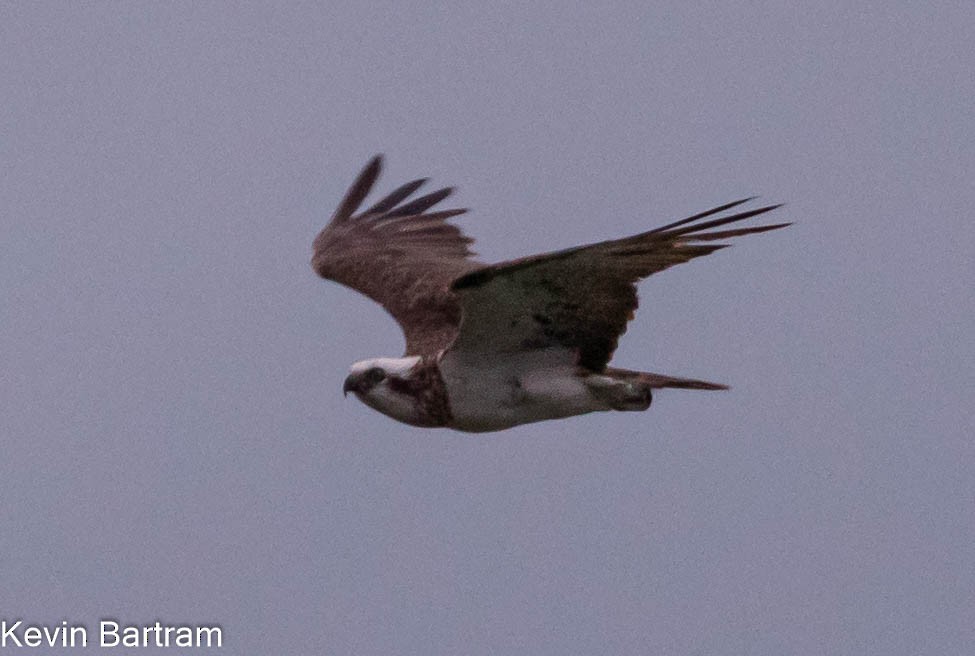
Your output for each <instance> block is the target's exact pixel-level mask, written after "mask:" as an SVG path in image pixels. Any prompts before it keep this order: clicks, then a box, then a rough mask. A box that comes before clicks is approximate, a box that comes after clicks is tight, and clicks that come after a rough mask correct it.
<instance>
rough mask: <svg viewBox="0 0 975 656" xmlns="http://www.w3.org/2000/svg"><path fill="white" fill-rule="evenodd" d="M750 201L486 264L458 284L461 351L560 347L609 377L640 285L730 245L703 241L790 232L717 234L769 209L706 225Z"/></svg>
mask: <svg viewBox="0 0 975 656" xmlns="http://www.w3.org/2000/svg"><path fill="white" fill-rule="evenodd" d="M747 200H751V199H744V200H739V201H734V202H732V203H727V204H725V205H721V206H719V207H716V208H713V209H710V210H707V211H705V212H701V213H700V214H696V215H694V216H692V217H688V218H687V219H682V220H680V221H675V222H673V223H670V224H668V225H666V226H663V227H661V228H657V229H655V230H651V231H649V232H644V233H641V234H638V235H633V236H632V237H626V238H623V239H616V240H610V241H604V242H599V243H596V244H590V245H588V246H579V247H576V248H568V249H565V250H561V251H555V252H553V253H545V254H542V255H535V256H532V257H527V258H522V259H519V260H512V261H509V262H502V263H500V264H495V265H491V266H486V267H483V268H480V269H477V270H475V271H472V272H470V273H468V274H465V275H463V276H461V277H460V278H458V279H457V280H456V281H455V282H454V284H453V289H454V291H455V292H457V293H458V294H460V298H461V306H462V308H463V318H464V320H463V323H462V325H461V329H460V333H459V335H458V337H457V339H456V340H455V341H454V343H453V345H452V346H451V350H452V351H454V352H481V353H484V352H512V351H517V350H523V349H536V348H552V347H561V348H566V349H571V350H573V351H575V352H576V354H577V362H578V364H580V365H581V366H584V367H587V368H589V369H591V370H593V371H602V370H603V369H605V367H606V365H607V363H608V362H609V360H610V358H611V357H612V354H613V351H614V350H615V349H616V344H617V342H618V340H619V337H620V335H622V334H623V333H624V332H625V330H626V324H627V322H628V321H629V320H630V319H632V318H633V314H634V312H635V311H636V308H637V304H638V299H637V289H636V282H637V281H639V280H641V279H643V278H645V277H647V276H649V275H651V274H654V273H657V272H659V271H663V270H664V269H667V268H669V267H671V266H673V265H675V264H680V263H683V262H687V261H689V260H692V259H694V258H696V257H701V256H704V255H708V254H710V253H713V252H714V251H716V250H719V249H721V248H725V247H726V246H728V244H713V243H701V242H711V241H714V240H716V239H726V238H730V237H739V236H743V235H749V234H755V233H760V232H766V231H769V230H775V229H778V228H783V227H785V226H787V225H789V224H788V223H778V224H771V225H760V226H751V227H742V228H734V229H729V230H721V231H712V232H708V231H709V230H711V229H712V228H718V227H721V226H725V225H728V224H731V223H736V222H739V221H744V220H746V219H749V218H752V217H755V216H758V215H760V214H764V213H766V212H770V211H772V210H774V209H776V208H777V207H779V205H769V206H765V207H760V208H757V209H753V210H748V211H744V212H738V213H736V214H733V215H731V216H726V217H722V218H716V219H711V220H708V221H702V220H701V219H705V218H707V217H710V216H714V215H715V214H719V213H721V212H723V211H726V210H729V209H731V208H734V207H737V206H738V205H741V204H742V203H744V202H746V201H747Z"/></svg>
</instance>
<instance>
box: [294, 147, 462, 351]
mask: <svg viewBox="0 0 975 656" xmlns="http://www.w3.org/2000/svg"><path fill="white" fill-rule="evenodd" d="M381 169H382V157H381V156H379V155H377V156H376V157H374V158H373V159H372V160H371V161H370V162H369V164H368V165H366V167H365V168H364V169H363V170H362V172H361V173H360V174H359V177H358V178H357V179H356V181H355V182H354V183H353V184H352V187H351V188H349V191H348V192H346V194H345V198H343V199H342V202H341V203H340V204H339V207H338V209H337V210H335V214H334V215H333V216H332V220H331V221H330V222H329V224H328V225H327V226H325V229H324V230H322V231H321V232H320V233H319V234H318V236H317V237H316V238H315V242H314V246H313V247H314V256H313V257H312V261H311V264H312V267H313V268H314V269H315V271H316V272H317V273H318V275H320V276H321V277H323V278H327V279H329V280H334V281H335V282H338V283H341V284H343V285H346V286H347V287H351V288H352V289H354V290H356V291H358V292H361V293H363V294H365V295H366V296H368V297H369V298H371V299H372V300H374V301H376V302H377V303H379V304H381V305H382V306H383V307H384V308H386V310H387V311H388V312H389V313H390V314H391V315H393V318H394V319H396V321H397V322H398V323H399V325H400V327H401V328H402V329H403V332H404V333H405V335H406V354H407V355H428V354H433V353H436V352H437V351H439V350H441V349H443V348H446V347H447V346H448V345H449V344H450V343H451V342H452V341H453V339H454V337H455V336H456V334H457V328H458V326H459V325H460V316H461V310H460V304H459V302H458V299H457V296H456V294H454V292H452V291H451V289H450V285H451V283H452V282H453V281H454V280H455V279H456V278H457V277H458V276H460V275H463V274H464V273H467V272H469V271H471V270H473V269H477V268H479V267H480V266H481V265H480V264H479V263H477V262H475V261H473V260H471V259H470V257H471V255H473V253H472V252H471V251H470V249H469V248H468V246H469V244H470V243H471V242H472V241H473V240H472V239H471V238H469V237H465V236H464V234H463V233H462V232H461V231H460V229H459V228H458V227H457V226H454V225H451V224H449V223H447V219H449V218H450V217H452V216H457V215H458V214H463V213H464V212H466V211H467V210H464V209H451V210H444V211H440V212H428V210H429V209H430V208H431V207H433V206H434V205H436V204H437V203H439V202H440V201H442V200H443V199H445V198H446V197H447V196H449V195H450V193H451V192H452V191H453V190H452V189H451V188H450V187H447V188H444V189H440V190H438V191H434V192H433V193H430V194H427V195H426V196H421V197H419V198H416V199H414V200H410V201H408V202H407V199H408V198H409V197H410V196H411V195H412V194H413V193H414V192H415V191H416V190H417V189H418V188H419V187H420V186H421V185H422V184H423V183H424V182H426V179H420V180H414V181H412V182H408V183H406V184H405V185H403V186H401V187H399V188H398V189H396V190H395V191H393V192H392V193H391V194H389V195H388V196H386V197H385V198H383V199H382V200H380V201H379V202H378V203H376V204H375V205H373V206H372V207H370V208H369V209H367V210H365V211H364V212H361V213H359V214H356V211H357V210H358V208H359V206H360V205H361V204H362V201H363V200H365V197H366V196H367V195H368V193H369V191H370V189H372V186H373V184H374V183H375V182H376V178H378V177H379V172H380V170H381Z"/></svg>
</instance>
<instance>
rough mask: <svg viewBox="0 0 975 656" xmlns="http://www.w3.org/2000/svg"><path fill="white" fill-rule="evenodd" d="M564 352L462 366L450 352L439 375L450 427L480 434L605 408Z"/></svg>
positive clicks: (492, 360)
mask: <svg viewBox="0 0 975 656" xmlns="http://www.w3.org/2000/svg"><path fill="white" fill-rule="evenodd" d="M567 360H569V358H568V357H566V354H564V353H563V354H551V353H550V354H543V355H542V356H538V355H536V356H535V357H526V356H524V355H520V354H519V355H513V356H510V357H507V358H505V357H495V358H492V359H491V361H490V362H489V363H487V364H486V366H483V367H473V366H470V365H468V366H463V364H462V363H461V362H459V361H458V360H456V359H451V358H450V357H449V355H448V356H447V357H445V358H444V359H443V360H441V362H440V373H441V376H443V381H444V385H445V386H446V389H447V396H448V398H449V402H450V412H451V415H452V417H453V420H452V422H451V424H450V426H451V427H452V428H455V429H458V430H463V431H472V432H482V431H494V430H502V429H504V428H510V427H511V426H517V425H518V424H527V423H531V422H536V421H544V420H546V419H560V418H562V417H571V416H574V415H580V414H585V413H587V412H593V411H595V410H608V409H609V407H608V406H607V405H606V404H605V403H602V402H600V401H599V400H598V399H596V398H594V397H593V395H592V393H591V392H590V389H589V387H588V386H587V385H586V383H585V380H584V379H583V378H582V377H580V376H579V375H578V374H577V369H576V367H575V366H574V365H573V364H567Z"/></svg>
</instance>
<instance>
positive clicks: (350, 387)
mask: <svg viewBox="0 0 975 656" xmlns="http://www.w3.org/2000/svg"><path fill="white" fill-rule="evenodd" d="M358 391H359V381H358V380H357V379H356V377H355V376H349V377H348V378H346V379H345V384H343V385H342V396H348V395H349V392H358Z"/></svg>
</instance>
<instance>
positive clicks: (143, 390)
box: [0, 2, 975, 656]
mask: <svg viewBox="0 0 975 656" xmlns="http://www.w3.org/2000/svg"><path fill="white" fill-rule="evenodd" d="M340 4H344V5H345V6H339V5H340ZM648 5H651V6H652V8H648ZM798 6H799V5H797V4H795V3H768V4H766V5H762V4H758V3H748V4H747V6H746V5H745V3H684V2H667V3H645V2H633V3H607V2H588V3H575V6H573V5H572V4H571V3H557V2H534V3H470V4H462V3H444V4H443V5H436V4H434V3H416V4H412V5H410V4H409V3H377V4H375V5H372V6H366V4H365V3H290V4H287V5H286V4H284V3H265V4H247V5H238V4H232V5H231V4H219V3H98V2H94V3H91V2H90V3H60V2H51V3H40V2H38V3H33V2H30V3H26V2H25V3H7V4H5V5H4V6H3V8H2V9H0V97H2V98H3V100H2V102H0V165H2V167H3V172H2V177H0V221H2V225H3V238H2V239H0V290H2V305H0V358H2V363H0V367H2V368H0V371H2V373H0V398H2V403H3V409H2V412H0V435H2V442H0V444H2V449H3V457H2V458H0V504H2V511H0V613H3V616H2V618H3V619H8V620H12V619H24V620H25V621H27V622H30V623H33V624H43V623H48V624H50V623H57V622H60V621H61V620H62V619H66V620H68V621H69V622H71V623H80V624H86V625H88V626H89V628H92V629H93V630H94V628H95V627H97V622H98V620H99V619H101V618H105V617H114V618H118V619H119V620H120V621H122V622H125V623H130V624H148V623H152V622H153V621H155V620H157V619H158V620H161V621H163V622H164V623H170V624H175V623H191V624H213V623H219V624H221V625H222V627H223V629H224V635H225V647H224V649H223V650H222V652H220V653H226V654H272V653H280V654H418V655H419V654H423V655H430V654H474V655H476V654H553V655H556V654H558V655H563V654H599V653H606V654H700V655H710V654H770V655H771V654H774V655H782V654H810V655H812V654H857V655H861V654H871V655H873V654H876V655H878V656H880V655H883V656H890V655H892V654H937V655H941V654H961V653H968V651H970V650H971V649H972V645H973V644H975V439H973V433H975V411H973V408H975V394H973V390H975V337H973V334H975V330H973V318H975V296H973V288H975V265H973V258H972V253H973V250H975V227H973V216H972V211H973V210H972V208H973V207H975V183H973V180H975V127H973V126H975V124H973V116H975V113H973V112H975V109H973V105H975V100H973V99H975V76H973V73H972V71H973V70H975V50H973V48H972V33H973V31H975V9H973V8H972V5H971V3H967V2H956V3H952V2H945V3H905V2H893V3H891V2H876V3H871V2H864V3H846V4H843V3H802V7H803V9H801V10H800V9H797V8H796V7H798ZM378 152H382V153H385V154H386V157H387V160H386V161H387V169H386V171H385V172H384V175H383V177H382V179H381V181H380V186H381V188H382V189H384V190H389V189H392V188H393V187H394V186H395V185H398V184H400V183H402V182H405V181H406V180H410V179H413V178H416V177H421V176H431V177H432V178H433V180H434V184H438V185H456V186H457V188H458V191H457V193H456V196H455V200H456V205H457V206H462V207H470V208H471V212H470V213H469V214H468V215H465V216H464V217H460V218H459V219H458V221H459V222H461V223H462V224H463V225H464V227H465V229H466V230H467V231H468V233H469V234H471V235H472V236H475V237H477V238H478V244H477V250H478V251H479V253H480V254H481V257H482V258H483V259H485V260H488V261H495V260H501V259H507V258H510V257H515V256H520V255H525V254H529V253H533V252H540V251H544V250H550V249H553V248H558V247H566V246H571V245H575V244H580V243H586V242H588V241H595V240H601V239H607V238H610V237H621V236H625V235H628V234H632V233H635V232H639V231H643V230H646V229H649V228H652V227H654V226H656V225H660V224H662V223H665V222H668V221H672V220H675V219H678V218H682V217H683V216H687V215H689V214H692V213H695V212H697V211H700V210H703V209H706V208H708V207H712V206H714V205H717V204H720V203H723V202H727V201H729V200H733V199H736V198H740V197H742V196H746V195H752V194H760V195H761V196H762V198H761V201H760V202H786V203H787V205H786V206H785V207H784V208H782V209H781V210H777V211H776V212H775V213H774V215H772V216H771V218H774V219H776V220H788V221H794V222H795V225H794V226H793V227H791V228H788V229H786V230H781V231H776V232H774V233H769V234H763V235H757V236H751V237H747V238H744V239H741V240H740V241H738V242H737V243H736V245H735V247H734V248H731V249H728V250H724V251H721V252H720V253H717V254H715V255H712V256H709V257H707V258H704V259H701V260H696V261H695V262H693V263H691V264H688V265H686V266H680V267H677V268H674V269H671V270H668V271H666V272H664V273H662V274H660V275H657V276H654V277H652V278H651V279H649V280H647V281H646V282H644V283H643V284H642V285H641V288H640V289H641V299H642V303H641V309H640V312H639V313H638V316H637V318H636V320H635V321H634V322H633V323H631V324H630V327H629V330H628V332H627V333H626V336H625V338H624V340H623V341H622V343H621V347H620V349H619V350H618V351H617V355H616V359H615V360H614V362H615V363H616V364H618V365H619V366H623V367H629V368H635V369H648V370H652V371H661V372H667V373H671V374H676V375H687V376H695V377H702V378H706V379H709V380H716V381H721V382H725V383H728V384H730V385H731V386H732V390H731V391H730V392H724V393H706V392H688V391H664V392H661V393H659V394H657V395H656V396H655V399H654V404H653V406H652V407H651V409H650V410H649V411H648V412H646V413H615V414H609V413H604V414H595V415H589V416H585V417H580V418H574V419H569V420H564V421H560V422H548V423H542V424H536V425H528V426H523V427H519V428H515V429H512V430H509V431H506V432H502V433H495V434H483V435H467V434H462V433H457V432H453V431H447V430H420V429H417V428H412V427H408V426H404V425H401V424H397V423H395V422H393V421H392V420H390V419H388V418H386V417H384V416H382V415H380V414H378V413H375V412H373V411H371V410H369V409H368V408H366V407H365V406H364V405H362V404H361V403H359V402H357V401H356V400H355V399H353V398H351V397H350V398H348V399H344V398H343V396H342V393H341V388H342V381H343V379H344V378H345V375H346V373H347V370H348V366H349V364H351V363H352V362H353V361H355V360H359V359H362V358H366V357H373V356H397V355H400V354H401V352H402V347H403V341H402V337H401V336H400V333H399V331H398V329H397V327H396V325H395V323H394V322H393V321H392V320H391V319H390V318H388V317H387V316H386V315H385V314H384V313H383V311H382V310H381V309H380V308H379V307H378V306H375V305H374V304H372V303H371V302H370V301H369V300H367V299H365V298H364V297H360V296H358V295H356V294H355V293H353V292H351V291H349V290H347V289H344V288H341V287H339V286H338V285H335V284H332V283H326V282H324V281H322V280H320V279H318V278H316V277H315V275H314V273H313V272H312V271H311V269H310V267H309V265H308V261H309V258H310V254H311V250H310V249H311V240H312V238H313V237H314V235H315V234H316V233H317V231H318V230H319V229H320V228H321V227H322V226H323V225H324V223H325V222H326V221H327V218H328V216H329V214H330V213H331V211H332V209H333V208H334V206H335V204H336V203H337V202H338V200H339V199H340V197H341V194H342V193H343V192H344V191H345V189H346V187H347V185H348V184H349V183H350V182H351V181H352V179H353V178H354V177H355V175H356V173H357V172H358V171H359V169H360V168H361V166H362V165H363V164H364V163H365V162H366V161H367V159H368V158H369V157H370V156H372V155H373V154H375V153H378ZM89 650H91V647H89ZM96 651H99V650H96ZM35 653H38V652H35ZM142 653H162V652H161V651H156V650H142ZM168 653H172V650H170V651H169V652H168Z"/></svg>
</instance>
